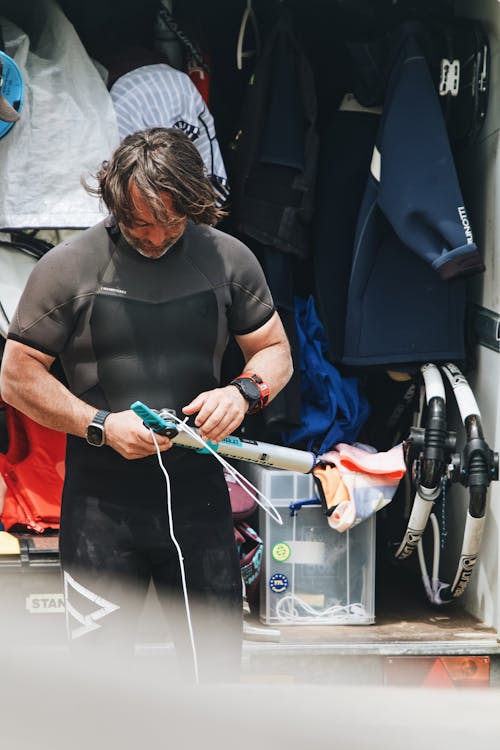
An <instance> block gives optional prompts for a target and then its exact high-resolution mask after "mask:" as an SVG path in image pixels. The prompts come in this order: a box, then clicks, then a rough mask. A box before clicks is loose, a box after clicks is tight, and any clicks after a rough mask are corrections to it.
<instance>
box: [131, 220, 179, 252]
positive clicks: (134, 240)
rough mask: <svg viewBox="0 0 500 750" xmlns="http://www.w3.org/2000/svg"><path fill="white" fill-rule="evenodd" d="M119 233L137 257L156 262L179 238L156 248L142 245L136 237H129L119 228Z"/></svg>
mask: <svg viewBox="0 0 500 750" xmlns="http://www.w3.org/2000/svg"><path fill="white" fill-rule="evenodd" d="M121 232H122V234H123V236H124V237H125V239H126V240H127V242H128V244H129V245H130V247H132V248H133V249H134V250H136V251H137V252H138V253H139V255H142V256H143V258H150V259H151V260H158V259H159V258H163V256H164V255H165V254H166V253H167V252H168V251H169V250H170V248H171V247H173V245H175V243H176V242H177V241H178V239H179V237H176V238H175V239H174V240H172V241H171V242H169V243H167V244H166V245H161V246H160V247H156V246H155V245H149V244H147V243H146V244H144V243H143V242H141V241H140V240H138V239H137V238H136V237H133V236H132V235H130V234H129V233H128V232H127V231H126V230H124V229H123V228H121Z"/></svg>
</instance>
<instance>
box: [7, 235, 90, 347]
mask: <svg viewBox="0 0 500 750" xmlns="http://www.w3.org/2000/svg"><path fill="white" fill-rule="evenodd" d="M62 252H66V253H67V255H66V257H67V258H68V257H69V255H70V252H69V251H66V250H65V248H64V245H63V246H58V247H57V248H54V249H52V250H50V251H49V252H48V253H47V254H46V255H44V256H43V257H42V258H41V259H40V260H39V261H38V263H37V264H36V266H35V267H34V268H33V271H32V272H31V275H30V277H29V279H28V282H27V284H26V287H25V289H24V291H23V294H22V295H21V299H20V300H19V303H18V306H17V309H16V311H15V313H14V316H13V319H12V322H11V325H10V328H9V333H8V338H9V339H13V340H14V341H19V342H20V343H22V344H26V345H27V346H31V347H33V348H34V349H37V350H39V351H41V352H43V353H45V354H49V355H50V356H53V357H55V356H57V355H58V354H60V353H61V352H62V351H63V350H64V348H65V346H66V343H67V341H68V339H69V337H70V335H71V332H72V330H73V328H74V324H75V315H76V306H77V303H78V299H79V295H78V294H77V292H76V291H75V290H73V285H72V283H71V279H72V278H75V276H74V273H73V272H74V271H76V269H73V268H72V264H71V262H70V263H68V264H61V262H60V261H61V253H62ZM76 278H78V276H77V277H76Z"/></svg>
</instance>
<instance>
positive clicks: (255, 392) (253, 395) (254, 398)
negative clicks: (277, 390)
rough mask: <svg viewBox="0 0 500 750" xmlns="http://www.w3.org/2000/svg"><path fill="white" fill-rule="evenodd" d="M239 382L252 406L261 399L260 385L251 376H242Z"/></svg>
mask: <svg viewBox="0 0 500 750" xmlns="http://www.w3.org/2000/svg"><path fill="white" fill-rule="evenodd" d="M238 383H239V385H240V388H241V391H242V393H243V395H244V396H245V398H246V399H247V401H249V402H250V406H253V405H254V404H255V403H258V402H259V401H260V390H259V386H258V385H256V383H254V382H253V380H252V379H251V378H241V380H238Z"/></svg>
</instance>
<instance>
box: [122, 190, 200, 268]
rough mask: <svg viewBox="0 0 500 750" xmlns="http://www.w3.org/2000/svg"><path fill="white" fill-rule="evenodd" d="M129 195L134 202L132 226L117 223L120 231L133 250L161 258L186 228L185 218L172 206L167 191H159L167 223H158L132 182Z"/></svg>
mask: <svg viewBox="0 0 500 750" xmlns="http://www.w3.org/2000/svg"><path fill="white" fill-rule="evenodd" d="M130 197H131V198H132V201H133V204H134V209H135V210H134V223H133V225H132V226H125V225H124V224H121V223H120V224H119V226H120V231H121V233H122V234H123V236H124V237H125V239H126V240H127V242H128V243H129V245H130V246H131V247H133V248H134V250H137V252H138V253H140V254H141V255H144V256H145V257H146V258H153V259H156V258H161V257H162V255H165V253H166V252H167V250H168V249H169V248H171V247H172V245H174V244H175V243H176V242H177V240H178V239H179V237H180V236H181V235H182V233H183V232H184V229H185V228H186V223H187V218H186V217H185V216H180V215H179V214H178V213H176V212H175V210H174V208H173V202H172V198H171V196H170V195H169V194H168V193H165V192H164V193H161V200H162V202H163V204H164V206H165V208H166V210H167V213H168V215H169V217H170V219H169V220H168V222H167V223H165V224H160V223H159V222H158V221H157V220H156V219H155V218H154V216H153V215H152V213H151V211H150V210H149V208H148V206H147V205H146V202H145V201H144V199H143V198H142V197H141V195H140V193H139V191H138V190H137V188H136V186H135V185H134V183H132V184H131V186H130Z"/></svg>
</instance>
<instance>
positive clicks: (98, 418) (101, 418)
mask: <svg viewBox="0 0 500 750" xmlns="http://www.w3.org/2000/svg"><path fill="white" fill-rule="evenodd" d="M110 414H111V412H109V411H106V409H99V411H98V412H97V414H96V415H95V417H94V419H93V420H92V424H99V425H103V424H104V422H105V421H106V419H107V417H109V415H110Z"/></svg>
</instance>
